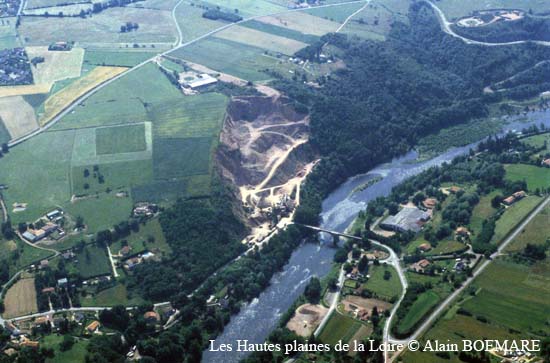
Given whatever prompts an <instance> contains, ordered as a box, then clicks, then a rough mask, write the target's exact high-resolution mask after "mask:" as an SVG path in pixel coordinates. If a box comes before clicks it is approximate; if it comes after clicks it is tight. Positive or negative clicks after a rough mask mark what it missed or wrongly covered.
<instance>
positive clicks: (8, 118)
mask: <svg viewBox="0 0 550 363" xmlns="http://www.w3.org/2000/svg"><path fill="white" fill-rule="evenodd" d="M0 118H1V119H2V121H3V122H4V125H5V127H6V129H7V131H8V132H9V134H10V135H11V138H12V139H16V138H19V137H21V136H24V135H26V134H28V133H30V132H31V131H34V130H36V129H37V128H38V122H36V115H35V114H34V109H33V108H32V107H31V105H29V104H28V103H27V102H25V100H24V99H23V97H22V96H13V97H3V98H0Z"/></svg>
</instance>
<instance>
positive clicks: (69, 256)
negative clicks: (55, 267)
mask: <svg viewBox="0 0 550 363" xmlns="http://www.w3.org/2000/svg"><path fill="white" fill-rule="evenodd" d="M61 256H62V257H63V259H64V260H70V259H72V258H73V257H74V256H75V254H74V253H73V251H67V252H65V253H63V254H62V255H61Z"/></svg>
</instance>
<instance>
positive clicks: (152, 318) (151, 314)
mask: <svg viewBox="0 0 550 363" xmlns="http://www.w3.org/2000/svg"><path fill="white" fill-rule="evenodd" d="M143 318H144V319H145V321H146V322H147V323H148V324H156V323H158V322H159V321H160V317H159V314H157V313H156V312H155V311H148V312H146V313H145V314H143Z"/></svg>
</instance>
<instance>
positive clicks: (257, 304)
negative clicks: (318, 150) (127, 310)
mask: <svg viewBox="0 0 550 363" xmlns="http://www.w3.org/2000/svg"><path fill="white" fill-rule="evenodd" d="M528 119H529V121H511V122H509V123H508V124H507V125H505V126H504V131H511V130H521V129H522V128H524V127H528V126H530V125H534V124H536V125H540V124H541V123H544V124H545V125H546V126H548V127H550V112H540V111H539V112H533V113H531V114H529V115H528ZM476 144H477V143H474V144H470V145H467V146H464V147H457V148H452V149H449V150H448V151H446V152H444V153H442V154H441V155H439V156H437V157H435V158H432V159H429V160H426V161H422V162H415V161H416V160H417V158H418V154H417V153H416V152H415V151H411V152H409V153H408V154H406V155H404V156H402V157H399V158H396V159H394V160H393V161H392V162H391V163H387V164H382V165H380V166H378V167H376V168H374V169H373V170H371V171H369V172H367V173H365V174H361V175H357V176H354V177H352V178H350V179H348V180H347V181H346V182H345V183H343V184H342V185H341V186H340V187H338V189H336V190H335V191H334V192H332V193H331V194H330V195H329V196H328V197H327V198H326V199H325V200H324V201H323V209H322V213H321V217H322V222H321V226H322V227H323V228H326V229H329V230H334V231H340V232H343V231H344V230H345V229H346V228H347V227H348V226H349V225H350V223H351V222H352V221H353V220H354V219H355V217H356V216H357V214H358V213H359V211H361V210H364V209H365V208H366V205H367V203H368V202H369V201H371V200H373V199H376V198H377V197H380V196H386V195H388V194H389V193H390V192H391V190H392V188H393V187H394V186H396V185H398V184H399V183H401V182H402V181H404V180H405V179H407V178H410V177H412V176H414V175H417V174H419V173H421V172H422V171H424V170H426V169H428V168H430V167H432V166H437V165H441V164H442V163H444V162H449V161H451V160H452V159H454V158H455V157H457V156H459V155H464V154H466V153H468V152H469V150H470V149H471V148H472V147H473V146H475V145H476ZM376 177H382V178H383V179H382V180H380V181H378V182H376V183H374V184H372V185H371V186H369V187H368V188H365V189H364V190H361V191H357V192H355V193H353V191H354V190H355V189H356V188H357V187H359V186H361V185H364V184H365V183H366V182H367V181H368V180H370V179H373V178H376ZM331 245H332V243H331V239H328V240H325V241H322V242H321V244H311V243H308V244H302V245H301V246H300V247H298V249H297V250H296V251H294V253H293V254H292V256H291V257H290V260H289V261H288V263H287V264H286V265H285V266H284V268H283V270H282V271H281V272H279V273H277V274H275V275H274V276H273V278H272V279H271V282H270V286H269V287H268V288H267V289H265V290H264V291H263V292H262V293H261V294H260V296H259V297H258V298H256V299H254V300H253V301H252V302H250V303H249V304H247V305H246V306H244V307H243V308H242V309H241V311H240V312H239V314H237V315H236V316H233V317H232V318H231V321H230V322H229V324H228V325H227V326H226V327H225V330H224V332H223V333H222V334H221V335H220V336H219V337H218V338H217V339H216V345H219V344H232V345H233V347H234V350H233V351H232V352H212V351H209V350H206V351H205V352H204V354H203V358H202V361H203V362H204V363H237V362H239V361H240V360H241V359H243V358H244V357H246V355H247V353H246V352H236V351H235V347H236V345H237V343H236V341H237V340H239V339H241V340H248V342H249V343H263V342H264V341H265V339H266V338H267V337H268V335H269V334H270V333H271V331H273V329H274V328H275V327H276V326H277V323H278V321H279V319H280V317H281V315H282V314H283V313H284V312H285V311H286V310H287V309H288V308H289V307H290V306H291V305H292V304H293V302H294V301H295V300H296V299H297V298H298V297H299V296H300V294H301V293H302V292H303V291H304V289H305V286H306V284H307V282H308V280H309V279H310V278H311V277H312V276H324V275H326V274H327V273H328V272H329V271H330V268H331V263H332V258H333V255H334V252H335V250H334V248H331Z"/></svg>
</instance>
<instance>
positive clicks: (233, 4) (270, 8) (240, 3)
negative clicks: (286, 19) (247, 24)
mask: <svg viewBox="0 0 550 363" xmlns="http://www.w3.org/2000/svg"><path fill="white" fill-rule="evenodd" d="M208 4H211V5H216V6H219V7H221V8H222V9H225V10H228V11H231V12H233V11H234V10H235V9H238V10H239V14H240V15H241V16H243V17H248V16H253V15H263V14H271V13H276V12H281V11H284V10H286V8H285V7H283V6H281V5H278V4H274V3H273V2H270V1H267V0H208Z"/></svg>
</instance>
